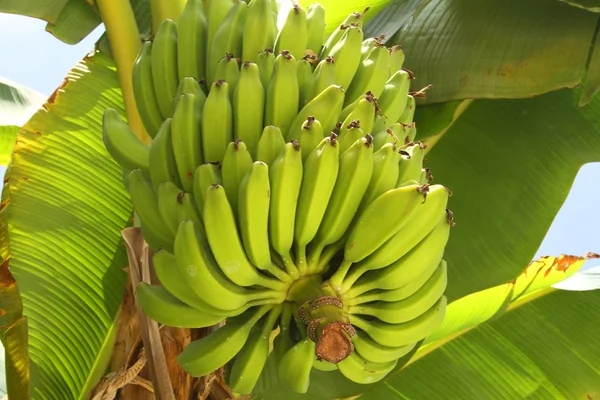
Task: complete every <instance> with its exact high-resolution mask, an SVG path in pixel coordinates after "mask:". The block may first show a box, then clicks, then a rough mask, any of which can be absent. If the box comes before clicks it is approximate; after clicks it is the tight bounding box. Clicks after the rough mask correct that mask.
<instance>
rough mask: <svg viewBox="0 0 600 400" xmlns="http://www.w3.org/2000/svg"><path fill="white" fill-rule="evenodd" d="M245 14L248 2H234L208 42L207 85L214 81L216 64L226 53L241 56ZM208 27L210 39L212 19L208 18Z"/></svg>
mask: <svg viewBox="0 0 600 400" xmlns="http://www.w3.org/2000/svg"><path fill="white" fill-rule="evenodd" d="M225 1H227V0H225ZM247 14H248V4H246V3H245V2H244V1H241V0H239V1H237V2H235V3H234V4H233V6H232V7H231V8H230V9H229V11H228V12H227V15H226V16H225V19H224V20H223V22H222V23H221V25H220V26H219V28H218V29H217V31H216V32H215V35H214V37H213V39H212V42H209V43H210V45H209V50H210V52H209V53H207V55H208V65H207V66H206V71H207V74H208V79H209V81H208V84H209V85H212V83H213V82H216V80H214V79H215V73H216V72H217V64H218V62H219V60H220V59H222V58H223V57H224V56H225V55H226V54H227V53H231V54H233V57H241V56H242V35H243V33H244V24H245V23H246V16H247ZM208 28H209V38H208V39H209V40H210V29H211V28H212V21H210V20H209V24H208ZM211 79H212V80H211ZM232 86H233V85H232Z"/></svg>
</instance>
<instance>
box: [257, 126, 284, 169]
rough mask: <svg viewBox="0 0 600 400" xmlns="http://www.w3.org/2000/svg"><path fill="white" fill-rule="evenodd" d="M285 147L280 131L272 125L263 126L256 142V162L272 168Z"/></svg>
mask: <svg viewBox="0 0 600 400" xmlns="http://www.w3.org/2000/svg"><path fill="white" fill-rule="evenodd" d="M284 145H285V140H284V139H283V134H282V133H281V129H279V128H278V127H276V126H273V125H267V126H265V129H263V132H262V135H261V136H260V139H259V141H258V149H257V151H256V160H258V161H262V162H264V163H265V164H267V165H269V166H272V165H273V161H275V159H276V158H277V156H278V155H279V153H281V149H282V148H283V146H284Z"/></svg>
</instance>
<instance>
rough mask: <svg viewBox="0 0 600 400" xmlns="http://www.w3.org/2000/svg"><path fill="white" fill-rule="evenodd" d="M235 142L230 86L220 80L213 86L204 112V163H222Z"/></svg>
mask: <svg viewBox="0 0 600 400" xmlns="http://www.w3.org/2000/svg"><path fill="white" fill-rule="evenodd" d="M232 140H233V110H232V106H231V101H230V100H229V85H228V84H227V82H225V81H223V80H220V81H216V82H215V83H213V84H212V86H211V88H210V92H209V93H208V97H207V99H206V103H204V109H203V110H202V150H203V152H204V161H206V162H212V161H221V160H223V157H224V156H225V152H226V150H227V146H228V145H229V143H230V142H231V141H232Z"/></svg>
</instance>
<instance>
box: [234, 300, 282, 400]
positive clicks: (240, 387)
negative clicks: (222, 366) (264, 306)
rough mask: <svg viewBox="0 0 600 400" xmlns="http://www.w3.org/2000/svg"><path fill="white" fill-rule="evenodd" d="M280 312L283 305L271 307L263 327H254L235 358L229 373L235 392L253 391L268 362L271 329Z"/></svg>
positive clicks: (246, 392) (248, 392)
mask: <svg viewBox="0 0 600 400" xmlns="http://www.w3.org/2000/svg"><path fill="white" fill-rule="evenodd" d="M280 313H281V305H277V306H275V307H274V308H273V309H271V311H270V312H269V314H268V316H267V317H266V318H265V321H264V322H263V326H262V329H261V328H259V327H257V326H255V327H254V328H253V331H254V332H252V333H251V335H250V338H249V339H248V340H247V341H246V343H245V344H244V347H242V349H241V351H240V352H239V353H238V355H237V357H236V358H235V361H234V362H233V365H232V366H231V372H230V374H229V386H230V387H231V390H233V391H234V392H235V393H240V394H250V393H252V390H253V389H254V386H255V385H256V383H257V382H258V378H259V377H260V374H261V372H262V370H263V368H264V366H265V364H266V363H267V357H268V355H269V339H270V337H271V330H273V325H274V324H275V321H276V320H277V318H278V317H279V314H280Z"/></svg>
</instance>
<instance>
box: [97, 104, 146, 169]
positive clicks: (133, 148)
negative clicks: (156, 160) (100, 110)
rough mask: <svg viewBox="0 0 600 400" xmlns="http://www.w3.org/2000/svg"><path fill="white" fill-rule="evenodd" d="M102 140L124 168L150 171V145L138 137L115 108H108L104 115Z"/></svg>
mask: <svg viewBox="0 0 600 400" xmlns="http://www.w3.org/2000/svg"><path fill="white" fill-rule="evenodd" d="M102 140H103V142H104V147H106V150H108V153H109V154H110V155H111V157H112V158H113V159H114V160H115V161H116V162H117V163H118V164H119V165H120V166H121V167H123V169H130V170H131V169H136V168H139V169H141V170H143V171H148V168H149V165H148V157H149V152H150V151H149V149H148V146H146V145H145V144H144V143H143V142H142V141H141V140H140V139H138V137H137V136H136V135H135V133H133V131H132V130H131V129H130V128H129V125H127V124H126V123H125V122H124V121H123V120H122V119H121V117H120V116H119V113H118V112H117V110H115V109H113V108H107V109H106V110H105V111H104V115H103V116H102Z"/></svg>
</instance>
